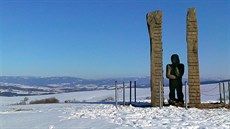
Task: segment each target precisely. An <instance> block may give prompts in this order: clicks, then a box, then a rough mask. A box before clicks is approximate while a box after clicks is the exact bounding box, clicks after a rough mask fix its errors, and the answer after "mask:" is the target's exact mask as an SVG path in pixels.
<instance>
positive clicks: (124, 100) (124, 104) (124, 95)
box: [123, 82, 125, 106]
mask: <svg viewBox="0 0 230 129" xmlns="http://www.w3.org/2000/svg"><path fill="white" fill-rule="evenodd" d="M123 105H124V106H125V82H123Z"/></svg>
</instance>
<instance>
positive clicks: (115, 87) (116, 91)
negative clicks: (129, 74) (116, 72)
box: [115, 81, 118, 108]
mask: <svg viewBox="0 0 230 129" xmlns="http://www.w3.org/2000/svg"><path fill="white" fill-rule="evenodd" d="M117 96H118V94H117V81H115V106H116V108H117Z"/></svg>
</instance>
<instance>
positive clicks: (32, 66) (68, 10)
mask: <svg viewBox="0 0 230 129" xmlns="http://www.w3.org/2000/svg"><path fill="white" fill-rule="evenodd" d="M197 1H198V0H186V1H185V0H174V1H173V0H171V1H169V0H159V1H154V0H98V1H97V0H0V72H1V75H2V76H15V75H16V76H21V75H23V76H75V77H82V78H91V79H96V78H110V77H131V76H132V77H138V76H149V75H150V41H149V35H148V29H147V24H146V14H147V13H148V12H151V11H155V10H162V11H163V35H162V36H163V37H162V40H163V62H164V66H163V68H164V69H165V66H166V64H168V63H171V62H170V56H171V55H172V54H174V53H177V54H179V56H180V58H181V62H182V63H184V64H185V68H186V72H185V76H184V77H187V43H186V14H187V9H188V8H190V7H195V8H196V11H197V19H198V35H199V36H198V45H199V63H200V76H201V78H230V26H229V24H230V15H229V14H230V1H229V0H201V2H197ZM164 74H165V73H164Z"/></svg>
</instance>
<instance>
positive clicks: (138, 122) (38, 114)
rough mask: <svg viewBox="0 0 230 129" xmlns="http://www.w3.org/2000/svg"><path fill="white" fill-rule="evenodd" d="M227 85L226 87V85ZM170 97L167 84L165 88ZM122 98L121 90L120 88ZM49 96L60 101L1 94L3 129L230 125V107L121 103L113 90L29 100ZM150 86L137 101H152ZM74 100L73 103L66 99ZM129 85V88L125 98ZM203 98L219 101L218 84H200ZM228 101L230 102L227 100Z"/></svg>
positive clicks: (0, 124)
mask: <svg viewBox="0 0 230 129" xmlns="http://www.w3.org/2000/svg"><path fill="white" fill-rule="evenodd" d="M226 89H227V87H226ZM164 92H165V93H164V96H165V99H167V98H168V87H165V90H164ZM118 93H119V100H120V102H122V91H121V89H120V90H119V92H118ZM49 97H56V98H57V99H59V100H60V103H58V104H36V105H29V104H27V105H14V104H15V103H18V102H20V100H23V99H24V97H0V129H132V128H138V129H139V128H140V129H141V128H144V129H154V128H156V129H159V128H160V129H168V128H184V129H206V128H207V129H216V128H218V129H230V110H229V109H225V108H220V109H202V110H201V109H197V108H189V109H188V110H186V109H184V108H180V107H179V108H177V107H173V106H169V107H163V108H161V109H160V108H158V107H148V108H140V107H133V106H121V105H119V106H118V107H117V108H116V107H115V106H114V102H113V101H108V102H104V100H106V99H108V100H110V99H111V98H114V91H113V90H100V91H84V92H73V93H62V94H53V95H43V96H28V98H29V101H31V100H39V99H44V98H49ZM149 97H150V88H139V89H137V101H138V102H143V103H146V102H150V100H149ZM66 100H72V101H74V103H64V101H66ZM128 100H129V89H126V101H128ZM201 100H202V102H218V101H219V87H218V84H209V85H202V86H201ZM227 103H229V102H228V101H227Z"/></svg>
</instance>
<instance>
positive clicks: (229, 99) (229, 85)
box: [228, 82, 230, 104]
mask: <svg viewBox="0 0 230 129" xmlns="http://www.w3.org/2000/svg"><path fill="white" fill-rule="evenodd" d="M228 104H230V82H228Z"/></svg>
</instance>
